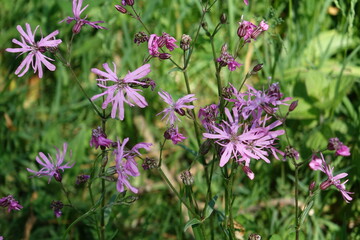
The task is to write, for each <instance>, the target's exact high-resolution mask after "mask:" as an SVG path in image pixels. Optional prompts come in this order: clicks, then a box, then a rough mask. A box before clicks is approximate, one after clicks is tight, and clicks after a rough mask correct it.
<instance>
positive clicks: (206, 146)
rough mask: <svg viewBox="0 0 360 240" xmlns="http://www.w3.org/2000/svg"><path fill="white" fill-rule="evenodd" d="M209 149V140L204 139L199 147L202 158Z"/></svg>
mask: <svg viewBox="0 0 360 240" xmlns="http://www.w3.org/2000/svg"><path fill="white" fill-rule="evenodd" d="M210 148H211V140H210V139H206V141H205V142H203V143H202V144H201V145H200V154H201V155H202V156H204V155H206V154H207V153H208V152H209V150H210Z"/></svg>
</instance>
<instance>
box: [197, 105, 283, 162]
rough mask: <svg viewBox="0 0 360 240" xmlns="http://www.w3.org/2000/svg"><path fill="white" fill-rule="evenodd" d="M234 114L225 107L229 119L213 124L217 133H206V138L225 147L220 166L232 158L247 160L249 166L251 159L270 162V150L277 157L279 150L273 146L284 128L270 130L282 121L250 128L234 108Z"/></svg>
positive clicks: (240, 160)
mask: <svg viewBox="0 0 360 240" xmlns="http://www.w3.org/2000/svg"><path fill="white" fill-rule="evenodd" d="M232 110H233V115H234V116H232V115H231V113H230V111H229V109H227V108H225V114H226V116H227V118H228V121H223V123H222V124H221V125H220V126H219V127H216V126H213V127H212V128H213V130H214V132H215V133H204V134H203V136H204V137H205V138H210V139H216V141H215V143H217V144H219V145H220V146H222V147H223V150H222V154H221V158H220V167H223V166H224V165H225V164H226V163H227V162H229V161H230V159H231V158H235V160H236V161H237V162H243V161H244V162H245V166H249V164H250V159H251V158H254V159H257V160H258V159H263V160H264V161H265V162H267V163H270V160H269V159H268V158H267V156H268V155H269V153H268V151H270V152H271V153H272V154H273V155H274V156H275V157H276V158H278V157H277V155H276V152H278V150H277V149H276V148H275V147H274V146H273V145H274V143H275V140H276V137H277V136H279V135H282V134H284V130H277V131H270V130H271V129H273V128H275V127H277V126H279V125H280V124H281V122H280V121H276V122H274V123H272V124H270V125H269V126H267V127H256V128H249V127H247V126H246V125H244V124H241V123H239V113H238V111H237V110H236V108H233V109H232ZM264 124H265V121H264Z"/></svg>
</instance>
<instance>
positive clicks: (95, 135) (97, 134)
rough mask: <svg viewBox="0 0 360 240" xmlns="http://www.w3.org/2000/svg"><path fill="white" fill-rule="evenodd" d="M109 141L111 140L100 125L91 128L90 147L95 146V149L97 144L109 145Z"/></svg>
mask: <svg viewBox="0 0 360 240" xmlns="http://www.w3.org/2000/svg"><path fill="white" fill-rule="evenodd" d="M111 143H112V141H111V140H110V139H107V136H106V134H105V133H104V131H103V130H102V128H101V127H98V128H97V129H93V130H92V135H91V140H90V147H95V149H97V148H98V147H99V146H103V147H109V146H110V145H111Z"/></svg>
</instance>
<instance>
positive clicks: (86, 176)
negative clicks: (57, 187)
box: [76, 174, 90, 185]
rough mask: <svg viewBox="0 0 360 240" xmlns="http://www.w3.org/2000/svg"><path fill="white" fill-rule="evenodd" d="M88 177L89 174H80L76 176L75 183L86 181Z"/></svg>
mask: <svg viewBox="0 0 360 240" xmlns="http://www.w3.org/2000/svg"><path fill="white" fill-rule="evenodd" d="M89 178H90V175H85V174H81V175H79V176H77V178H76V185H79V184H82V183H86V182H87V180H88V179H89Z"/></svg>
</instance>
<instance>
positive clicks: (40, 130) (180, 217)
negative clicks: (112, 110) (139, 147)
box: [0, 0, 360, 240]
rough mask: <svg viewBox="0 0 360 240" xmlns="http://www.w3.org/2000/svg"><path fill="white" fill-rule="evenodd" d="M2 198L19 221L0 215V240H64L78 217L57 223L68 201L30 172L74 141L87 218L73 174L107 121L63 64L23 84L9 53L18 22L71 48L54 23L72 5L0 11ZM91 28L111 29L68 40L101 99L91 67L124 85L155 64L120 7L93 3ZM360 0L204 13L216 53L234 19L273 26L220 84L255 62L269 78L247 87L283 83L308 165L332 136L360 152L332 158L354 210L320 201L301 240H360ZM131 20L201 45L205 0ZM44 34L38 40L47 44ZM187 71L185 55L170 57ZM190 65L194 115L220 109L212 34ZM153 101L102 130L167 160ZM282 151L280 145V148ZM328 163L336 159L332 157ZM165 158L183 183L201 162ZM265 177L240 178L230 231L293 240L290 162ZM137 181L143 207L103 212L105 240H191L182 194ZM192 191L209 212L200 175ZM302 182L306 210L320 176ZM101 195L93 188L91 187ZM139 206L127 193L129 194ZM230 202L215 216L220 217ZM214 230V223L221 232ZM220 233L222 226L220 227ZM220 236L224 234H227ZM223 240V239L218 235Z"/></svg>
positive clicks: (232, 39) (179, 84) (191, 142)
mask: <svg viewBox="0 0 360 240" xmlns="http://www.w3.org/2000/svg"><path fill="white" fill-rule="evenodd" d="M0 2H1V8H0V16H2V17H1V19H0V46H1V48H0V51H1V54H0V62H1V65H0V126H1V127H0V141H1V142H0V152H1V154H0V184H1V188H0V197H2V196H7V195H8V194H13V195H14V196H15V198H16V199H18V200H19V201H20V203H21V204H22V205H23V206H24V209H23V210H21V211H19V212H12V213H11V214H7V213H6V212H5V211H0V235H3V236H5V237H6V238H5V239H61V236H62V234H63V233H64V231H65V229H66V227H67V226H68V225H69V224H70V223H71V222H72V221H73V220H75V219H76V218H77V217H78V216H79V215H78V213H76V212H75V211H74V210H73V209H71V208H64V216H63V217H61V218H60V219H55V218H54V216H53V212H52V211H51V209H50V207H49V205H50V203H51V201H52V200H62V201H64V202H65V201H66V200H65V197H64V196H63V194H61V191H60V186H59V185H58V184H57V183H56V182H54V181H53V182H52V183H50V184H47V181H46V180H45V179H29V178H28V177H29V173H28V172H27V171H26V168H27V167H30V168H34V167H35V157H36V155H37V154H38V152H40V151H42V152H50V153H54V148H53V147H54V146H57V147H60V146H61V145H62V143H63V142H65V141H66V142H68V143H69V147H70V148H71V149H72V152H73V156H72V159H73V160H74V161H76V165H75V166H76V167H75V168H73V169H71V170H69V171H66V174H65V176H64V183H65V184H66V185H67V186H69V188H70V190H71V192H72V193H73V202H74V204H78V206H81V207H80V210H82V211H86V210H87V209H89V208H90V201H88V191H87V189H86V188H83V187H75V185H74V182H75V179H76V176H77V175H78V174H80V173H89V169H90V167H91V165H92V163H93V161H94V160H95V159H96V156H97V154H98V152H96V151H94V150H93V149H90V147H89V145H88V142H89V140H90V136H91V129H92V128H95V127H96V126H98V125H99V124H100V121H99V119H97V118H96V116H95V114H94V112H93V111H92V109H91V107H90V106H89V104H88V102H87V100H86V99H85V98H84V96H83V95H82V94H81V93H80V91H79V89H78V88H77V86H75V84H74V81H73V79H72V76H71V74H70V73H69V72H68V70H67V69H66V68H65V67H64V66H62V65H61V64H60V63H59V62H57V70H56V71H55V72H48V71H47V72H46V73H45V76H44V78H43V79H38V78H37V77H36V76H35V75H33V74H31V73H28V74H26V75H25V76H24V77H22V78H18V77H17V76H16V75H15V74H14V71H15V69H16V68H17V66H18V65H19V63H20V62H21V60H22V59H23V57H22V56H21V57H19V58H16V56H15V55H14V54H11V53H7V52H5V48H8V47H14V45H13V44H12V43H11V39H12V38H17V39H19V34H18V32H17V30H16V26H17V25H21V26H24V25H25V23H30V24H31V26H33V27H35V26H36V25H40V26H41V30H42V32H43V33H44V35H47V34H49V33H51V32H53V31H54V30H56V29H59V30H60V34H59V35H58V37H59V38H61V39H62V40H63V43H62V44H61V46H60V50H62V51H63V52H64V51H65V50H66V43H67V42H68V41H69V39H70V37H71V28H72V25H67V24H65V23H62V24H59V23H58V22H59V21H60V20H62V19H64V18H65V17H66V16H69V15H71V14H72V13H71V1H65V0H46V1H45V0H32V1H25V0H17V1H4V0H2V1H0ZM85 3H86V4H87V3H89V4H90V6H89V7H88V9H87V10H86V13H85V14H87V15H88V16H89V20H90V21H91V20H92V21H97V20H103V21H105V23H104V24H103V25H104V26H106V27H107V28H108V30H94V29H91V28H89V27H84V28H83V29H82V30H81V33H80V34H79V35H77V36H76V38H75V40H74V43H73V53H72V64H73V67H74V69H75V71H76V73H77V75H78V76H79V78H80V80H81V82H82V85H83V87H84V88H85V89H86V91H87V92H88V93H89V95H94V94H96V93H98V92H99V90H98V88H97V87H96V84H95V76H94V74H92V73H91V72H90V69H91V68H93V67H97V68H101V64H103V63H105V62H108V63H111V62H112V61H114V62H115V63H116V64H117V65H118V69H119V70H118V72H119V73H121V74H120V75H122V76H124V75H125V74H126V72H127V71H128V70H129V69H132V70H134V69H135V68H137V67H139V66H140V65H141V64H142V61H143V59H144V58H145V57H146V54H147V48H146V45H140V46H137V45H136V44H134V43H133V36H134V34H135V33H136V32H138V31H140V30H143V28H142V26H141V25H140V24H139V23H138V22H136V21H135V19H131V18H130V17H129V16H125V15H122V14H120V13H119V12H117V11H116V10H115V8H114V7H113V5H114V4H118V2H116V1H105V0H98V1H85ZM359 5H360V4H359V3H358V1H357V0H343V1H342V0H338V1H329V0H319V1H313V0H299V1H292V0H287V1H280V0H274V1H269V0H268V1H267V0H258V1H256V0H250V5H249V6H245V5H244V3H243V1H234V0H227V1H219V2H218V3H216V5H215V6H216V7H215V8H213V9H212V11H211V12H210V13H209V14H208V15H206V18H205V20H206V22H207V24H208V28H209V29H213V28H214V26H215V25H216V24H217V23H218V21H219V20H218V19H219V17H220V15H221V14H222V13H226V15H227V17H228V24H226V25H224V26H223V27H222V29H221V30H220V33H219V35H218V37H217V39H216V41H215V44H216V47H217V49H219V52H220V48H221V45H222V44H223V43H224V42H227V43H228V44H229V48H230V49H234V47H235V44H236V41H237V35H236V30H237V27H238V23H237V22H238V21H239V20H240V18H241V16H242V15H244V18H245V19H248V20H252V21H254V22H259V21H260V20H262V19H263V18H265V19H266V20H267V21H268V22H269V23H270V26H271V27H270V29H269V31H268V32H266V34H264V35H263V36H262V37H260V38H259V39H258V40H257V41H256V42H254V43H252V44H250V45H249V46H247V47H245V48H244V49H242V50H241V54H240V57H239V60H240V62H242V63H244V66H243V67H241V68H240V69H238V70H236V71H235V72H232V73H229V72H227V71H223V72H222V74H223V75H222V79H223V81H224V84H225V83H226V82H231V83H233V84H237V85H239V83H240V82H241V81H242V79H243V76H244V75H245V73H246V72H247V71H249V70H250V69H251V67H253V66H254V65H255V64H256V63H264V69H263V71H262V72H260V73H259V74H258V75H257V76H253V77H252V78H251V79H250V81H249V83H251V84H253V85H255V86H256V87H258V88H262V86H263V85H266V84H267V83H268V81H269V80H268V79H269V77H271V79H272V80H271V81H273V82H280V85H281V88H282V91H283V92H284V94H285V96H292V97H294V99H298V100H299V106H298V108H297V109H296V110H295V111H294V112H293V113H292V114H291V115H290V119H289V121H288V123H287V125H288V130H289V135H290V136H291V138H292V139H293V145H294V146H295V147H296V148H297V149H298V150H299V151H300V153H301V156H302V157H303V158H304V159H305V158H306V157H307V156H309V155H310V154H311V152H312V151H313V150H316V149H322V148H324V147H326V144H327V139H328V138H330V137H335V136H337V137H339V138H340V139H341V141H343V142H344V143H346V144H347V145H349V146H350V148H351V153H352V155H351V156H350V157H346V158H341V157H338V158H336V159H335V158H334V157H332V160H333V162H334V166H335V167H336V169H338V170H341V169H343V170H345V171H346V172H348V173H349V182H348V183H347V188H348V189H350V190H351V191H354V192H356V193H355V195H354V200H353V201H352V202H351V203H350V204H346V203H345V202H344V201H343V199H342V197H341V194H340V193H339V192H337V191H334V190H327V191H323V192H322V193H321V194H320V195H319V196H318V197H317V198H316V201H315V205H314V208H313V210H312V211H311V212H310V217H309V218H308V219H307V220H306V222H305V224H304V227H303V229H302V232H303V234H304V236H305V237H304V239H319V240H320V239H360V238H359V236H360V228H359V224H360V214H359V213H360V205H359V199H358V196H359V195H358V194H359V190H360V187H359V186H360V185H359V176H360V165H359V159H360V156H359V155H360V149H359V135H360V99H359V94H360V88H359V86H360V82H359V77H360V58H359V48H360V47H359V30H358V29H359V26H360V25H359V17H358V10H359V8H360V6H359ZM136 9H137V10H138V11H139V12H140V14H141V16H142V19H143V21H144V22H145V23H146V25H147V26H148V28H149V29H151V31H152V32H154V33H156V34H161V33H162V32H163V31H166V32H167V33H169V34H170V35H172V36H174V37H175V38H176V39H178V40H180V38H181V35H182V34H183V33H185V34H189V35H191V36H194V33H195V31H196V29H197V26H198V22H199V18H200V15H201V4H200V2H199V1H196V0H174V1H164V0H152V1H140V0H139V1H136ZM38 34H39V33H38ZM173 55H174V59H175V60H176V61H178V62H179V61H180V59H181V58H180V57H181V50H179V49H177V50H175V51H174V54H173ZM151 64H152V73H151V74H150V77H151V78H152V79H154V80H155V81H156V83H157V89H156V91H159V90H160V89H163V90H166V91H168V92H169V93H171V94H172V95H173V96H175V97H181V96H183V95H184V94H186V90H185V89H186V88H185V83H184V79H183V77H182V74H181V73H180V72H176V71H171V70H172V69H173V67H174V66H173V65H172V64H171V63H170V62H169V61H152V62H151ZM190 64H191V65H190V67H189V70H188V73H189V77H190V87H191V89H192V91H193V92H194V93H195V94H196V96H197V98H198V99H199V100H198V101H197V102H196V106H197V107H201V106H204V105H205V104H209V103H213V102H216V95H217V88H216V80H215V75H214V68H213V65H212V53H211V46H210V43H209V40H208V38H207V37H206V35H205V33H204V31H201V32H200V36H199V41H198V43H197V45H196V52H195V53H194V55H193V57H192V60H191V63H190ZM156 91H154V92H151V91H150V90H145V91H144V95H145V97H146V99H147V101H148V102H149V103H151V104H150V106H149V107H147V108H145V109H138V108H131V109H129V108H127V110H126V113H125V120H124V121H123V122H120V121H116V120H109V121H108V123H107V127H108V129H109V131H108V132H107V133H108V135H109V137H110V138H112V139H116V137H119V138H121V139H122V138H125V137H131V143H133V144H134V143H137V142H139V141H148V142H152V143H153V144H154V146H155V147H154V149H153V150H152V151H151V152H150V156H155V157H157V156H158V142H160V141H161V140H162V134H163V131H164V130H165V128H166V126H165V125H164V124H163V123H162V122H161V121H160V117H155V114H156V113H158V112H160V111H161V109H162V108H163V106H164V105H163V103H162V102H161V101H159V97H158V95H157V93H156ZM189 124H192V123H191V122H190V121H186V120H184V121H183V122H182V125H181V127H182V128H183V130H184V131H185V132H186V135H187V136H189V139H188V140H187V141H186V142H185V145H186V146H187V148H188V149H192V150H195V151H197V149H196V143H195V137H194V134H193V133H192V128H191V127H187V126H192V125H189ZM285 146H286V143H285V141H282V142H281V147H282V149H284V148H285ZM329 155H330V154H329ZM164 157H165V158H164V159H165V160H164V161H165V164H166V166H167V168H168V173H169V176H171V177H172V180H173V181H174V182H179V184H178V186H180V185H181V184H180V180H179V177H178V176H179V174H180V172H182V171H183V170H185V169H187V167H188V166H189V163H190V162H191V161H192V160H193V159H194V156H193V155H192V154H191V152H189V151H186V149H184V148H182V147H181V146H172V145H170V144H167V145H166V150H165V151H164ZM253 170H254V172H255V174H256V178H255V179H254V180H253V181H250V180H248V179H247V178H246V177H244V176H243V174H239V176H238V178H237V179H236V181H235V182H236V183H237V184H236V187H235V191H234V192H235V194H236V199H235V202H234V212H235V220H236V221H237V222H238V223H239V224H241V225H242V226H243V228H244V229H245V230H244V231H245V237H246V236H248V235H249V234H250V233H252V232H257V233H259V234H261V235H262V236H263V239H269V238H270V236H272V235H274V234H278V235H279V236H280V237H281V239H291V237H290V234H291V226H292V224H294V222H293V212H294V208H293V205H292V204H293V200H292V198H293V182H294V181H293V168H292V166H291V164H289V163H287V162H280V161H276V160H273V161H272V164H271V165H267V164H264V163H263V162H258V163H257V164H256V165H255V166H254V169H253ZM141 173H142V175H141V177H139V178H137V179H136V180H135V181H134V185H136V186H139V187H140V194H139V195H138V199H137V200H136V201H134V202H133V203H131V204H124V205H119V206H115V207H113V208H112V209H111V210H110V209H108V212H107V223H108V224H107V228H106V230H107V236H108V238H109V239H110V237H111V236H114V239H193V237H192V234H191V233H190V232H189V231H187V232H185V233H184V232H183V227H184V224H185V221H186V217H187V216H186V214H185V213H184V212H183V210H181V206H180V204H179V202H178V201H177V199H176V198H175V196H174V195H173V194H172V193H171V191H170V190H169V189H168V188H167V186H166V185H165V184H164V183H163V182H162V181H161V178H160V176H159V175H158V174H157V173H156V172H155V171H154V172H145V171H142V172H141ZM192 173H193V174H194V175H195V186H194V191H195V194H196V195H197V196H198V197H199V199H200V202H202V204H203V201H201V199H202V198H203V196H204V195H205V193H206V187H205V186H206V184H205V181H204V179H203V170H202V168H201V167H200V166H199V165H194V166H193V168H192ZM300 176H301V185H300V186H301V188H300V191H301V199H300V200H301V201H303V200H304V199H305V197H306V196H307V186H308V184H309V183H310V182H311V181H312V180H314V179H315V180H316V181H317V182H318V183H319V182H321V181H322V180H323V179H322V176H320V175H319V174H318V173H314V172H311V171H309V169H307V168H304V169H302V170H301V172H300ZM214 182H215V184H214V185H213V192H214V193H216V194H218V195H219V196H223V191H224V190H223V187H222V185H221V174H220V170H219V169H217V170H216V172H215V175H214ZM95 185H96V184H95ZM116 195H117V193H116V190H115V185H114V184H113V183H109V184H108V195H107V198H108V199H111V197H114V196H116ZM130 195H131V194H130ZM222 201H223V199H222V197H220V199H218V201H217V205H216V207H217V209H218V210H219V211H221V210H223V206H222V204H221V203H222ZM92 223H93V222H92V218H89V219H86V220H85V221H83V222H81V223H79V224H77V225H76V227H74V229H73V231H72V232H71V239H96V233H95V229H94V228H93V227H92V226H91V224H92ZM217 223H218V222H217V221H216V219H215V225H216V226H217ZM216 229H217V230H219V227H216ZM219 236H221V235H219ZM219 236H218V237H219Z"/></svg>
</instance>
